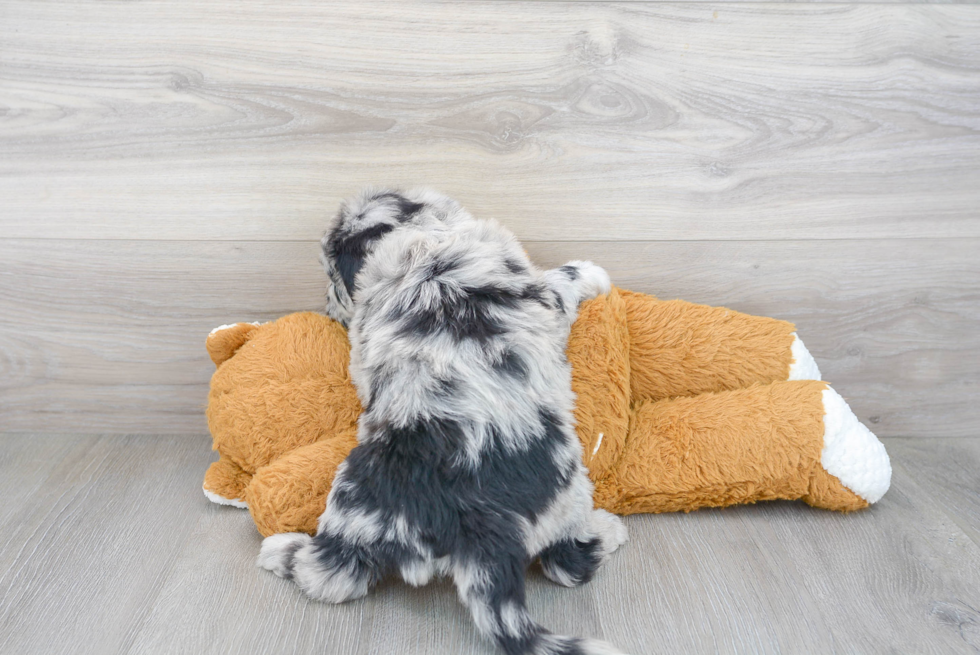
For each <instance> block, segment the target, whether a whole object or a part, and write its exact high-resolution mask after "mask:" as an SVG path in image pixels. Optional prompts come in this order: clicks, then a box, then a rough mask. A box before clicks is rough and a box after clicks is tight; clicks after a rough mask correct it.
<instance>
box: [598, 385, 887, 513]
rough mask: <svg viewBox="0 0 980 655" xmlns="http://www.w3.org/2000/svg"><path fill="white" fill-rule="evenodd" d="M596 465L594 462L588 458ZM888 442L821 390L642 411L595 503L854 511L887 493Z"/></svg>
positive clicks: (795, 389) (778, 388)
mask: <svg viewBox="0 0 980 655" xmlns="http://www.w3.org/2000/svg"><path fill="white" fill-rule="evenodd" d="M586 459H588V456H586ZM890 480H891V466H890V464H889V460H888V455H887V454H886V453H885V449H884V446H882V444H881V442H880V441H878V439H877V438H876V437H875V436H874V435H873V434H872V433H871V432H870V431H869V430H868V429H867V428H865V427H864V426H863V425H861V424H860V423H859V422H858V421H857V419H856V418H855V417H854V415H853V413H851V411H850V409H849V408H848V407H847V404H846V403H845V402H844V401H843V399H842V398H841V397H840V396H839V395H837V393H836V392H835V391H833V390H832V389H830V388H829V387H828V386H827V385H826V384H825V383H823V382H816V381H789V382H776V383H773V384H770V385H756V386H753V387H750V388H748V389H738V390H734V391H723V392H718V393H712V394H702V395H700V396H697V397H694V398H673V399H667V400H661V401H657V402H645V403H640V404H639V405H637V406H636V407H635V408H634V411H633V412H632V416H631V420H630V428H629V439H628V440H627V442H626V444H625V447H624V449H623V451H622V453H621V455H620V457H619V459H618V461H617V462H616V463H615V464H614V465H613V466H612V467H610V468H608V469H607V470H606V472H605V474H604V475H603V476H602V477H600V478H598V479H596V480H595V482H596V505H597V506H599V507H603V508H605V509H608V510H610V511H613V512H616V513H618V514H632V513H637V512H669V511H690V510H693V509H698V508H700V507H720V506H725V505H732V504H736V503H747V502H755V501H758V500H772V499H787V500H796V499H802V500H804V501H806V502H807V503H809V504H811V505H813V506H815V507H822V508H826V509H833V510H841V511H849V510H854V509H860V508H862V507H866V506H867V505H868V503H874V502H876V501H877V500H878V499H880V498H881V496H882V495H883V494H884V493H885V491H886V490H887V489H888V485H889V482H890Z"/></svg>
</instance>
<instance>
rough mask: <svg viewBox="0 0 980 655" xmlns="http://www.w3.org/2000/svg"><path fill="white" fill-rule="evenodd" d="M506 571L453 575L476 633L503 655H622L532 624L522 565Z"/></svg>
mask: <svg viewBox="0 0 980 655" xmlns="http://www.w3.org/2000/svg"><path fill="white" fill-rule="evenodd" d="M508 568H510V570H509V571H504V572H500V571H488V570H482V571H480V570H474V569H471V570H469V571H465V572H463V575H459V574H457V576H456V585H457V588H458V589H459V595H460V598H462V600H463V602H464V603H465V604H466V606H467V607H468V608H469V610H470V613H471V614H472V616H473V621H474V622H475V623H476V627H477V630H479V631H480V633H481V634H483V636H484V637H487V638H489V639H493V640H494V641H495V642H497V645H498V646H499V647H500V649H501V650H502V651H503V652H505V653H507V655H624V653H622V652H621V651H619V650H617V649H616V648H615V647H613V646H611V645H609V644H607V643H605V642H602V641H594V640H592V639H579V638H577V637H564V636H560V635H556V634H554V633H552V632H550V631H549V630H547V629H546V628H544V627H542V626H540V625H538V624H537V623H535V622H534V620H533V619H532V618H531V616H530V615H529V614H528V612H527V608H526V607H525V606H524V571H523V565H521V566H520V567H519V568H518V567H517V566H514V567H508Z"/></svg>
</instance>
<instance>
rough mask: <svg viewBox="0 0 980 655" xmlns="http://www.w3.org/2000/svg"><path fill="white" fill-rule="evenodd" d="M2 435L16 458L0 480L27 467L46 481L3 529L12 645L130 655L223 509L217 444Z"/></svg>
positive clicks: (8, 647)
mask: <svg viewBox="0 0 980 655" xmlns="http://www.w3.org/2000/svg"><path fill="white" fill-rule="evenodd" d="M0 439H2V444H3V446H2V447H3V448H4V449H7V448H12V450H11V451H10V452H12V453H16V454H14V455H13V456H8V457H4V458H0V466H3V468H2V469H0V479H5V478H6V477H7V476H8V475H14V476H20V475H23V473H22V472H19V471H18V469H22V468H23V469H27V470H31V471H32V472H33V475H29V477H30V479H31V483H32V485H33V487H34V488H33V489H32V491H31V493H30V495H29V496H28V497H26V498H23V499H21V502H18V503H17V505H15V508H16V511H14V512H11V513H10V514H9V515H8V516H6V518H5V520H4V522H3V523H2V524H0V527H2V530H0V652H4V653H52V654H56V653H71V654H73V655H74V654H78V653H98V654H100V655H102V654H105V653H122V652H126V651H127V650H128V649H129V646H130V645H131V643H132V641H133V639H134V637H135V630H136V628H137V627H138V626H139V625H140V624H141V623H142V621H143V619H144V617H145V616H146V613H147V612H148V611H149V609H150V608H151V607H152V606H153V605H154V603H155V602H156V597H157V594H158V592H159V587H160V585H161V584H162V582H163V580H164V579H165V577H166V575H167V573H168V571H169V570H170V568H171V566H172V565H173V562H174V560H175V558H176V556H177V554H178V553H179V552H180V548H181V547H182V545H183V543H184V541H185V540H186V538H187V536H188V535H189V534H190V533H191V529H192V528H193V527H194V524H195V523H196V519H195V518H193V517H194V516H195V515H196V514H198V513H200V512H202V511H207V510H209V506H210V505H211V504H210V503H208V501H207V500H206V499H205V498H204V496H203V494H202V493H201V491H200V485H201V479H202V477H203V475H204V470H205V469H206V468H207V465H208V462H209V461H210V460H211V459H212V456H211V453H210V452H209V448H208V447H209V444H208V443H207V440H206V439H204V438H200V439H195V438H190V437H177V438H175V437H162V436H154V437H152V438H150V437H99V438H95V437H93V438H80V437H79V436H78V435H65V436H61V437H58V436H51V435H21V436H14V435H0ZM17 441H20V442H22V443H20V444H19V445H18V444H17V443H16V442H17ZM12 442H13V443H12ZM24 444H29V445H30V450H27V449H25V448H24V447H23V445H24ZM39 459H40V460H41V461H42V462H43V461H44V460H50V462H51V463H53V464H54V466H51V465H50V464H42V465H38V464H37V461H38V460H39ZM38 483H42V484H38Z"/></svg>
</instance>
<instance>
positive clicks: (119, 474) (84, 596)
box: [0, 434, 980, 655]
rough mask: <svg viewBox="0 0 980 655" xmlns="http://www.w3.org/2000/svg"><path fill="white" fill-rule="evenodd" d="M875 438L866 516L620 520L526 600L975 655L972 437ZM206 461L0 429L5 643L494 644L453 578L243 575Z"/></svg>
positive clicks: (562, 623)
mask: <svg viewBox="0 0 980 655" xmlns="http://www.w3.org/2000/svg"><path fill="white" fill-rule="evenodd" d="M885 444H886V448H887V449H888V450H889V452H890V453H891V455H892V457H893V461H894V464H895V471H896V474H895V477H894V479H893V486H892V489H891V490H890V491H889V492H888V494H886V495H885V497H884V498H883V499H882V501H881V502H880V503H879V504H878V505H876V506H874V507H873V508H871V509H870V510H867V511H862V512H857V513H854V514H849V515H843V514H836V513H831V512H823V511H820V510H815V509H813V508H810V507H807V506H806V505H804V504H802V503H763V504H759V505H754V506H743V507H735V508H729V509H725V510H702V511H698V512H693V513H691V514H661V515H637V516H631V517H628V518H627V523H628V526H629V529H630V541H629V542H628V543H627V544H626V545H625V546H624V547H623V549H622V550H621V551H619V552H618V553H617V554H615V555H614V556H613V557H612V559H611V560H610V561H609V562H608V563H607V564H606V565H605V566H604V567H603V568H602V569H600V571H599V573H598V575H597V576H596V578H595V579H594V580H593V581H592V582H590V583H589V584H588V585H585V586H583V587H580V588H577V589H572V590H568V589H565V588H561V587H558V586H556V585H553V584H551V583H550V582H548V581H546V580H545V579H544V578H543V576H541V574H540V573H539V572H537V571H534V570H532V572H531V574H530V576H529V580H528V604H529V606H530V608H531V612H532V614H533V616H534V617H535V618H536V619H537V620H539V621H540V622H541V623H542V624H544V625H546V626H548V627H549V628H552V629H553V630H555V631H558V632H560V633H564V634H576V635H581V636H590V637H596V638H604V639H606V640H608V641H611V642H612V643H614V644H615V645H617V646H618V647H620V648H621V649H623V650H624V651H626V652H630V653H634V654H636V655H649V654H653V653H678V652H683V653H702V652H703V653H719V654H727V653H744V652H752V653H760V654H766V653H815V652H819V653H854V652H861V653H869V654H873V653H889V652H915V653H960V652H963V653H966V652H972V651H973V650H976V649H977V648H980V629H978V628H980V614H978V611H977V608H978V607H980V592H978V591H977V590H978V589H980V545H978V544H977V543H975V542H974V541H972V540H971V538H970V536H968V534H967V532H966V529H967V528H968V526H966V527H964V523H963V522H964V521H965V522H966V523H967V524H972V525H973V526H974V528H975V526H976V522H977V519H978V518H980V514H978V513H977V505H976V503H975V502H974V500H975V498H973V497H974V496H975V495H976V484H975V480H970V479H969V478H967V477H964V476H965V475H966V474H967V472H968V468H969V466H970V465H971V463H972V464H973V465H975V464H976V461H977V460H976V455H977V453H980V438H967V439H934V440H929V441H928V442H926V441H924V440H912V439H886V440H885ZM926 444H928V446H927V447H926ZM212 457H213V456H212V454H211V453H210V452H209V450H208V443H207V440H206V439H198V438H193V437H153V438H147V437H133V436H83V435H78V434H68V435H60V436H58V435H44V434H20V435H13V434H3V435H0V491H2V492H3V493H4V494H5V495H4V498H5V503H3V505H2V506H0V535H2V536H0V545H2V548H0V652H4V653H8V652H9V653H25V652H43V653H52V654H54V655H57V654H59V653H72V654H73V655H74V654H88V653H93V654H96V653H97V654H99V655H112V654H115V653H119V654H123V653H132V654H134V655H135V654H137V653H201V654H212V653H229V654H231V653H234V654H236V655H249V654H251V653H269V652H277V653H310V652H317V653H327V654H338V655H340V654H344V655H374V654H380V653H391V652H398V653H406V654H409V655H423V654H424V655H443V654H449V653H462V652H465V653H474V654H480V655H491V654H492V653H496V652H497V651H496V650H494V649H493V648H492V647H491V646H490V645H488V644H486V643H485V642H483V641H481V640H480V639H479V638H478V636H477V634H476V631H475V629H474V628H473V626H472V623H471V620H470V618H469V616H468V615H467V613H466V611H465V610H464V609H463V607H462V606H461V604H460V603H459V601H458V600H457V598H456V593H455V590H454V589H453V588H452V585H450V584H448V583H447V582H440V583H434V584H432V585H429V586H427V587H424V588H421V589H413V588H410V587H408V586H406V585H404V584H402V583H400V582H397V581H389V582H385V583H383V584H382V585H381V586H380V587H379V588H378V589H376V590H375V591H374V592H372V593H371V594H369V595H368V596H367V597H366V598H365V599H363V600H360V601H355V602H352V603H348V604H345V605H340V606H335V605H327V604H322V603H316V602H312V601H309V600H307V599H306V598H305V597H304V596H302V595H301V594H300V592H299V591H298V590H297V589H296V587H295V585H293V584H291V583H289V582H287V581H284V580H281V579H279V578H277V577H275V576H273V575H272V574H270V573H268V572H266V571H262V570H260V569H258V568H256V567H255V565H254V558H255V555H256V553H257V552H258V548H259V543H260V537H259V535H258V533H257V532H256V531H255V528H254V526H253V525H252V523H251V520H250V519H249V517H248V514H247V513H246V512H244V511H242V510H238V509H234V508H229V507H220V506H217V505H213V504H211V503H209V502H207V501H206V500H205V498H204V496H203V494H201V492H200V481H201V477H202V476H203V472H204V469H205V468H206V467H207V464H208V462H209V461H210V460H211V459H212ZM912 471H914V473H912ZM948 472H952V474H951V475H947V473H948ZM10 493H12V494H13V495H12V496H10V495H7V494H10ZM8 500H10V501H12V503H13V508H12V503H11V502H6V501H8ZM952 515H956V516H958V517H959V518H958V519H957V520H953V519H952V518H951V516H952Z"/></svg>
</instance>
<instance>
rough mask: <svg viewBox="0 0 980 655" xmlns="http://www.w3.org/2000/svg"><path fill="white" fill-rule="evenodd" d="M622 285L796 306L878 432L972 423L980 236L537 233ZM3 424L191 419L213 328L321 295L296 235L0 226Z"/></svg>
mask: <svg viewBox="0 0 980 655" xmlns="http://www.w3.org/2000/svg"><path fill="white" fill-rule="evenodd" d="M528 250H529V252H530V253H531V255H532V257H533V258H534V259H535V260H536V261H538V262H539V263H540V264H542V265H547V266H552V265H558V264H561V263H563V262H564V261H567V260H569V259H574V258H591V259H594V260H595V261H596V262H598V263H600V264H602V265H603V266H606V267H607V268H608V270H609V271H610V273H611V274H612V277H613V279H614V280H615V281H617V283H618V284H619V285H620V286H623V287H625V288H631V289H635V290H638V291H645V292H648V293H654V294H657V295H658V296H660V297H662V298H674V297H679V298H684V299H687V300H690V301H694V302H701V303H707V304H716V305H726V306H729V307H731V308H733V309H736V310H740V311H745V312H748V313H755V314H764V315H771V316H776V317H778V318H783V319H787V320H791V321H794V322H796V323H797V326H798V329H799V332H800V334H801V336H802V338H803V339H804V341H805V342H806V343H807V345H808V346H809V347H810V349H811V351H812V352H813V354H814V356H815V357H816V359H817V361H818V363H819V365H820V367H821V370H822V372H823V373H824V375H825V377H826V378H827V379H829V380H830V381H831V382H832V383H834V385H835V387H836V388H837V389H838V390H839V391H840V392H841V393H842V394H843V395H844V396H845V397H847V398H848V399H849V400H850V401H851V403H852V405H853V407H854V409H855V411H856V412H857V413H858V415H859V417H860V418H861V419H862V420H865V421H867V422H868V423H869V425H871V426H872V427H873V429H875V430H876V431H877V432H879V433H880V434H882V435H885V436H894V435H904V436H956V435H970V434H976V433H977V431H978V429H980V407H978V404H977V403H976V402H975V401H976V395H977V388H978V385H980V373H978V372H980V288H978V285H977V280H978V279H980V258H978V257H977V256H976V253H977V252H980V240H978V239H965V240H963V239H960V240H923V241H911V240H892V241H877V240H868V241H864V240H858V241H776V242H768V241H763V242H717V241H693V242H659V243H639V244H627V243H608V242H606V243H573V242H547V243H542V242H538V243H530V244H528ZM0 261H3V262H4V263H5V264H4V266H5V274H4V275H0V316H3V317H4V319H3V321H2V322H0V430H4V429H16V430H27V429H36V430H60V431H66V430H71V431H83V432H102V431H108V432H151V433H200V432H204V431H205V429H206V428H205V424H204V419H203V407H204V403H205V401H206V396H207V381H208V378H209V376H210V374H211V372H212V370H213V366H212V364H211V362H210V360H209V359H208V357H207V354H206V353H205V351H204V338H205V336H206V335H207V333H208V331H209V330H210V329H211V328H213V327H215V326H217V325H221V324H224V323H230V322H235V321H254V320H261V321H265V320H271V319H274V318H276V317H278V316H281V315H282V314H285V313H288V312H290V311H297V310H318V309H320V308H321V307H322V296H323V286H324V283H323V279H322V273H321V271H320V268H319V264H318V262H317V246H316V244H315V243H307V242H272V243H268V242H193V241H188V242H184V241H71V240H68V241H59V240H0Z"/></svg>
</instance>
